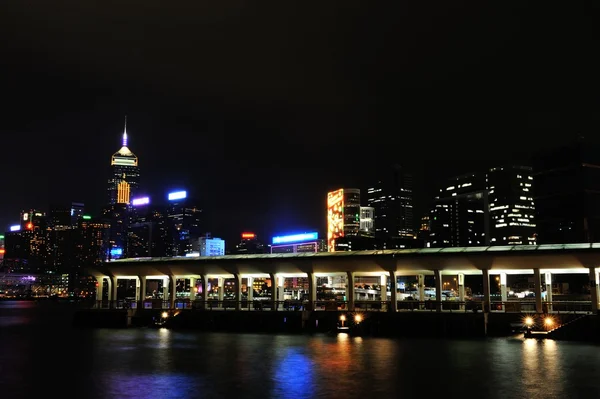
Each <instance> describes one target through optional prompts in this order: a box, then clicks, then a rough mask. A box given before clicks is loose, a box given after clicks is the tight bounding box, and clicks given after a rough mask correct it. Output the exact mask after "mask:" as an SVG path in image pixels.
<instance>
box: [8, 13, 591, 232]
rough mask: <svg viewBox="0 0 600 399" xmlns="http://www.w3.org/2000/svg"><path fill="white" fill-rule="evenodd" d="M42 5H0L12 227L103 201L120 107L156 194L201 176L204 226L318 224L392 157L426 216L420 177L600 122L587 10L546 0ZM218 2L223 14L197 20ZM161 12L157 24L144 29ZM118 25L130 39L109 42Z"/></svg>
mask: <svg viewBox="0 0 600 399" xmlns="http://www.w3.org/2000/svg"><path fill="white" fill-rule="evenodd" d="M38 3H39V4H38ZM36 7H39V8H40V9H41V10H43V12H44V13H45V18H46V20H47V21H48V23H47V24H44V27H42V26H38V25H37V22H36V21H35V20H34V19H28V18H25V17H24V16H26V15H28V12H29V8H28V6H27V5H25V4H20V3H18V2H14V3H11V4H10V5H7V7H6V9H5V12H4V13H2V15H0V33H2V34H3V37H5V38H6V40H3V41H2V43H0V49H1V50H2V53H3V54H4V55H5V57H3V59H4V61H5V62H3V63H2V65H0V72H1V73H0V80H1V82H2V88H3V94H4V98H6V99H10V101H6V105H5V108H4V111H5V112H4V113H3V120H2V124H1V125H0V137H2V143H1V145H2V156H1V157H0V167H1V168H2V170H3V171H5V173H4V176H3V180H2V186H3V192H5V193H10V194H9V195H4V196H2V197H1V198H0V226H6V225H9V224H10V223H11V221H12V220H13V219H14V216H11V215H17V214H18V212H19V211H20V210H21V208H30V207H45V206H47V204H50V203H53V202H60V203H70V202H71V201H80V202H85V203H86V206H87V207H89V208H90V209H100V207H101V206H102V205H103V203H104V199H105V197H106V194H105V179H106V168H105V163H106V157H107V154H112V153H114V151H115V149H114V144H115V142H116V140H119V139H120V132H121V131H122V125H123V116H124V115H128V132H129V131H130V132H131V134H130V140H129V146H130V147H131V148H132V149H135V150H134V152H135V154H136V155H137V156H139V157H140V159H142V160H143V161H142V164H141V165H142V166H141V173H142V174H143V184H144V187H145V190H147V191H148V193H149V194H151V193H164V192H169V191H171V190H172V189H178V188H180V187H186V188H188V190H190V191H191V190H196V191H197V193H196V194H197V196H198V197H199V198H200V199H201V200H202V201H204V204H203V205H202V206H203V209H205V210H206V217H207V219H206V223H207V229H208V230H211V231H213V232H214V233H215V234H217V230H216V229H217V228H218V227H219V226H234V225H235V226H239V227H236V228H235V230H236V231H237V230H249V229H252V230H256V231H257V233H259V234H261V235H270V234H273V233H275V232H276V230H278V229H279V228H280V229H287V228H292V227H296V228H298V229H300V230H305V229H306V230H309V229H313V228H315V227H318V228H319V229H321V231H323V229H324V225H323V223H324V222H323V220H325V214H324V211H323V210H322V198H323V193H326V192H329V191H331V190H334V189H336V188H339V187H360V188H367V187H368V186H369V185H370V184H372V183H373V182H372V179H377V170H378V169H380V168H381V167H382V166H387V165H392V164H396V163H399V164H402V165H403V166H404V167H406V168H407V169H409V170H410V171H411V172H412V174H413V179H414V185H415V187H414V190H415V218H418V217H419V215H422V214H423V212H424V211H425V210H426V209H427V207H428V205H429V204H428V202H429V200H430V198H429V197H430V195H429V194H428V193H427V189H426V187H428V186H430V185H431V186H433V185H436V183H438V182H439V181H441V180H443V179H444V178H447V177H450V176H453V175H458V174H461V173H467V172H469V171H471V170H473V169H477V168H478V167H479V165H485V166H490V167H491V166H496V165H500V164H503V163H507V162H509V161H510V162H511V163H517V164H523V163H525V162H526V161H527V160H528V159H529V158H530V155H531V154H532V153H533V152H536V151H538V150H543V149H547V148H549V147H554V146H558V145H559V144H561V143H564V142H566V141H568V140H569V139H571V138H574V137H575V136H576V135H577V134H579V133H591V132H594V131H595V130H596V129H597V125H598V122H599V121H600V115H599V114H598V111H597V110H598V106H597V102H598V101H597V98H596V97H595V95H594V94H593V93H595V91H594V90H589V91H583V92H580V90H579V89H578V88H579V87H587V86H588V84H589V82H588V81H587V78H586V76H593V73H594V72H593V70H592V65H593V63H591V62H588V61H587V60H586V54H589V51H588V49H589V48H593V45H594V43H593V42H591V40H592V39H591V37H593V35H591V34H589V32H588V31H587V27H586V26H587V25H586V24H585V23H582V22H583V21H581V20H580V19H579V18H573V19H568V20H565V23H566V24H567V26H568V29H563V30H561V31H560V32H559V31H557V30H555V29H554V24H553V23H552V22H551V21H552V18H538V17H537V12H538V11H539V10H535V11H534V8H527V7H519V6H515V7H512V6H505V7H503V9H502V10H498V9H496V8H494V7H492V6H490V5H487V4H481V5H478V7H475V8H465V7H456V8H454V7H451V6H449V5H444V6H443V8H442V9H443V11H442V12H440V13H435V14H432V13H431V11H430V9H429V8H428V7H426V6H425V5H422V4H415V5H413V7H411V8H409V9H406V8H404V7H402V6H401V5H399V4H393V5H388V6H387V7H386V8H385V9H382V7H379V6H375V5H368V4H364V5H362V6H359V7H356V8H352V7H350V8H344V9H343V10H342V9H341V8H340V7H339V6H338V5H335V4H323V5H320V7H319V8H318V9H313V8H312V7H308V6H307V5H305V6H302V7H299V8H294V9H293V11H292V10H291V9H288V8H287V7H288V6H283V5H282V7H283V8H284V9H286V10H287V11H285V12H284V15H286V17H285V23H282V20H281V19H280V15H281V11H283V10H278V11H274V10H269V9H268V8H264V9H263V8H260V11H259V12H254V13H253V12H248V13H241V14H239V13H238V11H239V10H238V8H237V7H235V6H225V5H216V4H213V5H210V6H207V9H205V10H203V12H202V13H199V15H197V17H198V20H194V23H193V24H190V23H187V22H185V21H187V19H186V18H187V17H186V16H184V15H183V14H181V12H180V10H179V9H177V8H176V7H174V6H173V7H172V6H166V7H165V8H163V9H161V11H160V13H159V12H158V11H157V10H156V9H149V10H145V11H144V13H140V12H139V9H138V8H137V7H133V6H131V5H123V7H121V9H120V11H119V16H118V17H116V16H111V14H110V13H108V14H103V15H101V16H99V15H98V14H97V13H96V10H95V9H94V8H92V7H91V6H90V5H82V4H80V5H78V6H77V7H74V8H73V10H72V11H71V12H72V13H71V14H65V13H63V12H62V11H61V10H58V9H54V8H52V7H50V6H49V5H48V4H44V3H43V2H36ZM255 7H259V6H258V5H256V6H255ZM388 7H389V8H388ZM236 10H238V11H236ZM574 11H577V10H575V9H574V7H566V9H565V10H564V11H563V14H561V15H573V14H572V13H573V12H574ZM339 13H342V14H343V15H344V17H342V18H331V15H338V14H339ZM66 15H68V17H66ZM190 15H196V13H194V12H191V14H190ZM217 16H219V17H218V20H219V21H223V23H224V24H225V25H221V24H220V23H219V24H216V25H215V24H212V23H203V21H211V20H212V18H217ZM221 16H222V17H223V19H222V18H221ZM113 18H117V20H118V21H121V20H122V21H127V22H126V23H114V19H113ZM230 18H232V19H231V20H235V21H236V23H235V24H232V23H228V22H224V21H230ZM307 18H310V19H311V21H313V23H311V24H306V19H307ZM192 19H193V18H192ZM182 20H183V23H182ZM154 21H161V22H160V25H161V26H163V27H164V29H162V30H161V33H160V34H159V33H157V32H154V33H150V32H149V31H148V26H154V25H155V23H154ZM357 21H362V22H361V23H358V22H357ZM481 21H486V22H485V26H483V25H482V22H481ZM188 22H189V21H188ZM109 26H110V35H109V36H110V37H115V38H119V40H110V41H109V42H110V43H109V42H104V41H98V40H97V36H96V35H97V34H100V33H99V32H105V30H106V29H107V27H109ZM257 26H262V27H263V28H262V29H261V30H258V31H257V30H255V29H254V28H255V27H257ZM567 26H565V27H567ZM424 27H426V28H424ZM23 32H28V33H27V34H26V35H25V34H24V33H23ZM65 32H70V34H65ZM144 32H148V35H147V36H146V35H144V34H141V33H144ZM224 32H226V34H224ZM414 32H420V33H419V34H415V33H414ZM539 32H544V36H543V38H540V37H539V35H540V33H539ZM524 38H525V39H524ZM348 41H350V42H351V43H352V46H351V50H350V47H348V45H347V42H348ZM373 43H377V45H376V46H374V45H373ZM24 48H25V49H29V50H28V52H27V53H26V54H24V53H23V52H22V51H21V50H19V49H24ZM199 48H200V49H202V51H198V49H199ZM532 49H533V50H532ZM559 53H563V54H566V56H564V57H560V58H559V59H557V58H556V57H555V54H559ZM48 54H53V56H52V57H50V58H49V57H48ZM449 54H452V62H451V63H449V62H448V59H449V58H448V55H449ZM159 55H160V56H159ZM515 59H518V62H515V61H514V60H515ZM40 60H43V62H40ZM264 65H269V68H265V67H264ZM523 65H527V67H526V68H525V67H521V66H523ZM338 71H343V72H338ZM587 72H589V73H587ZM515 143H518V145H516V144H515ZM341 165H343V167H341ZM9 171H11V173H8V172H9ZM430 182H432V183H433V184H429V183H430ZM420 193H423V194H420ZM240 198H243V201H240ZM240 203H243V204H244V206H243V207H240ZM266 214H269V215H270V216H271V217H269V218H267V219H266V218H264V217H263V216H264V215H266ZM219 235H221V236H223V235H227V236H230V235H233V233H228V232H225V233H224V234H221V233H220V232H219Z"/></svg>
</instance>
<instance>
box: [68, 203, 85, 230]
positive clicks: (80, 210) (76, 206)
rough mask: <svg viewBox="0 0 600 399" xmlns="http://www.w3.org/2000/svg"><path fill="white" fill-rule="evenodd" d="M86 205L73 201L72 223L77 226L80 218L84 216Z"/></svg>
mask: <svg viewBox="0 0 600 399" xmlns="http://www.w3.org/2000/svg"><path fill="white" fill-rule="evenodd" d="M84 210H85V205H84V204H83V203H81V202H72V203H71V225H72V226H77V224H78V223H79V219H81V218H82V217H83V214H84Z"/></svg>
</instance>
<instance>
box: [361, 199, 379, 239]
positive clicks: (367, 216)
mask: <svg viewBox="0 0 600 399" xmlns="http://www.w3.org/2000/svg"><path fill="white" fill-rule="evenodd" d="M374 233H375V208H373V207H372V206H361V207H360V232H359V234H360V235H362V236H365V237H373V235H374Z"/></svg>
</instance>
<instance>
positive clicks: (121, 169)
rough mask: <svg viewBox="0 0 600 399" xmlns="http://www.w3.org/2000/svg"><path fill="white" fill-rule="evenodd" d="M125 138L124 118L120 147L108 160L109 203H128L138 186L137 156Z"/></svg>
mask: <svg viewBox="0 0 600 399" xmlns="http://www.w3.org/2000/svg"><path fill="white" fill-rule="evenodd" d="M127 140H128V138H127V120H125V130H124V132H123V142H122V147H121V149H120V150H119V151H117V152H116V153H114V154H113V156H112V157H111V160H110V176H109V178H108V203H109V204H110V205H113V204H129V203H130V201H131V198H132V197H133V196H135V194H136V192H137V190H138V187H139V179H140V172H139V166H138V158H137V156H135V154H134V153H133V152H131V150H130V149H129V148H128V147H127V144H128V142H127Z"/></svg>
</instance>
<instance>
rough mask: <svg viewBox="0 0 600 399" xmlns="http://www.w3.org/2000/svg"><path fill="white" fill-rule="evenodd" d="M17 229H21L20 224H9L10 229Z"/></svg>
mask: <svg viewBox="0 0 600 399" xmlns="http://www.w3.org/2000/svg"><path fill="white" fill-rule="evenodd" d="M19 230H21V225H20V224H15V225H13V226H10V231H19Z"/></svg>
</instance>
